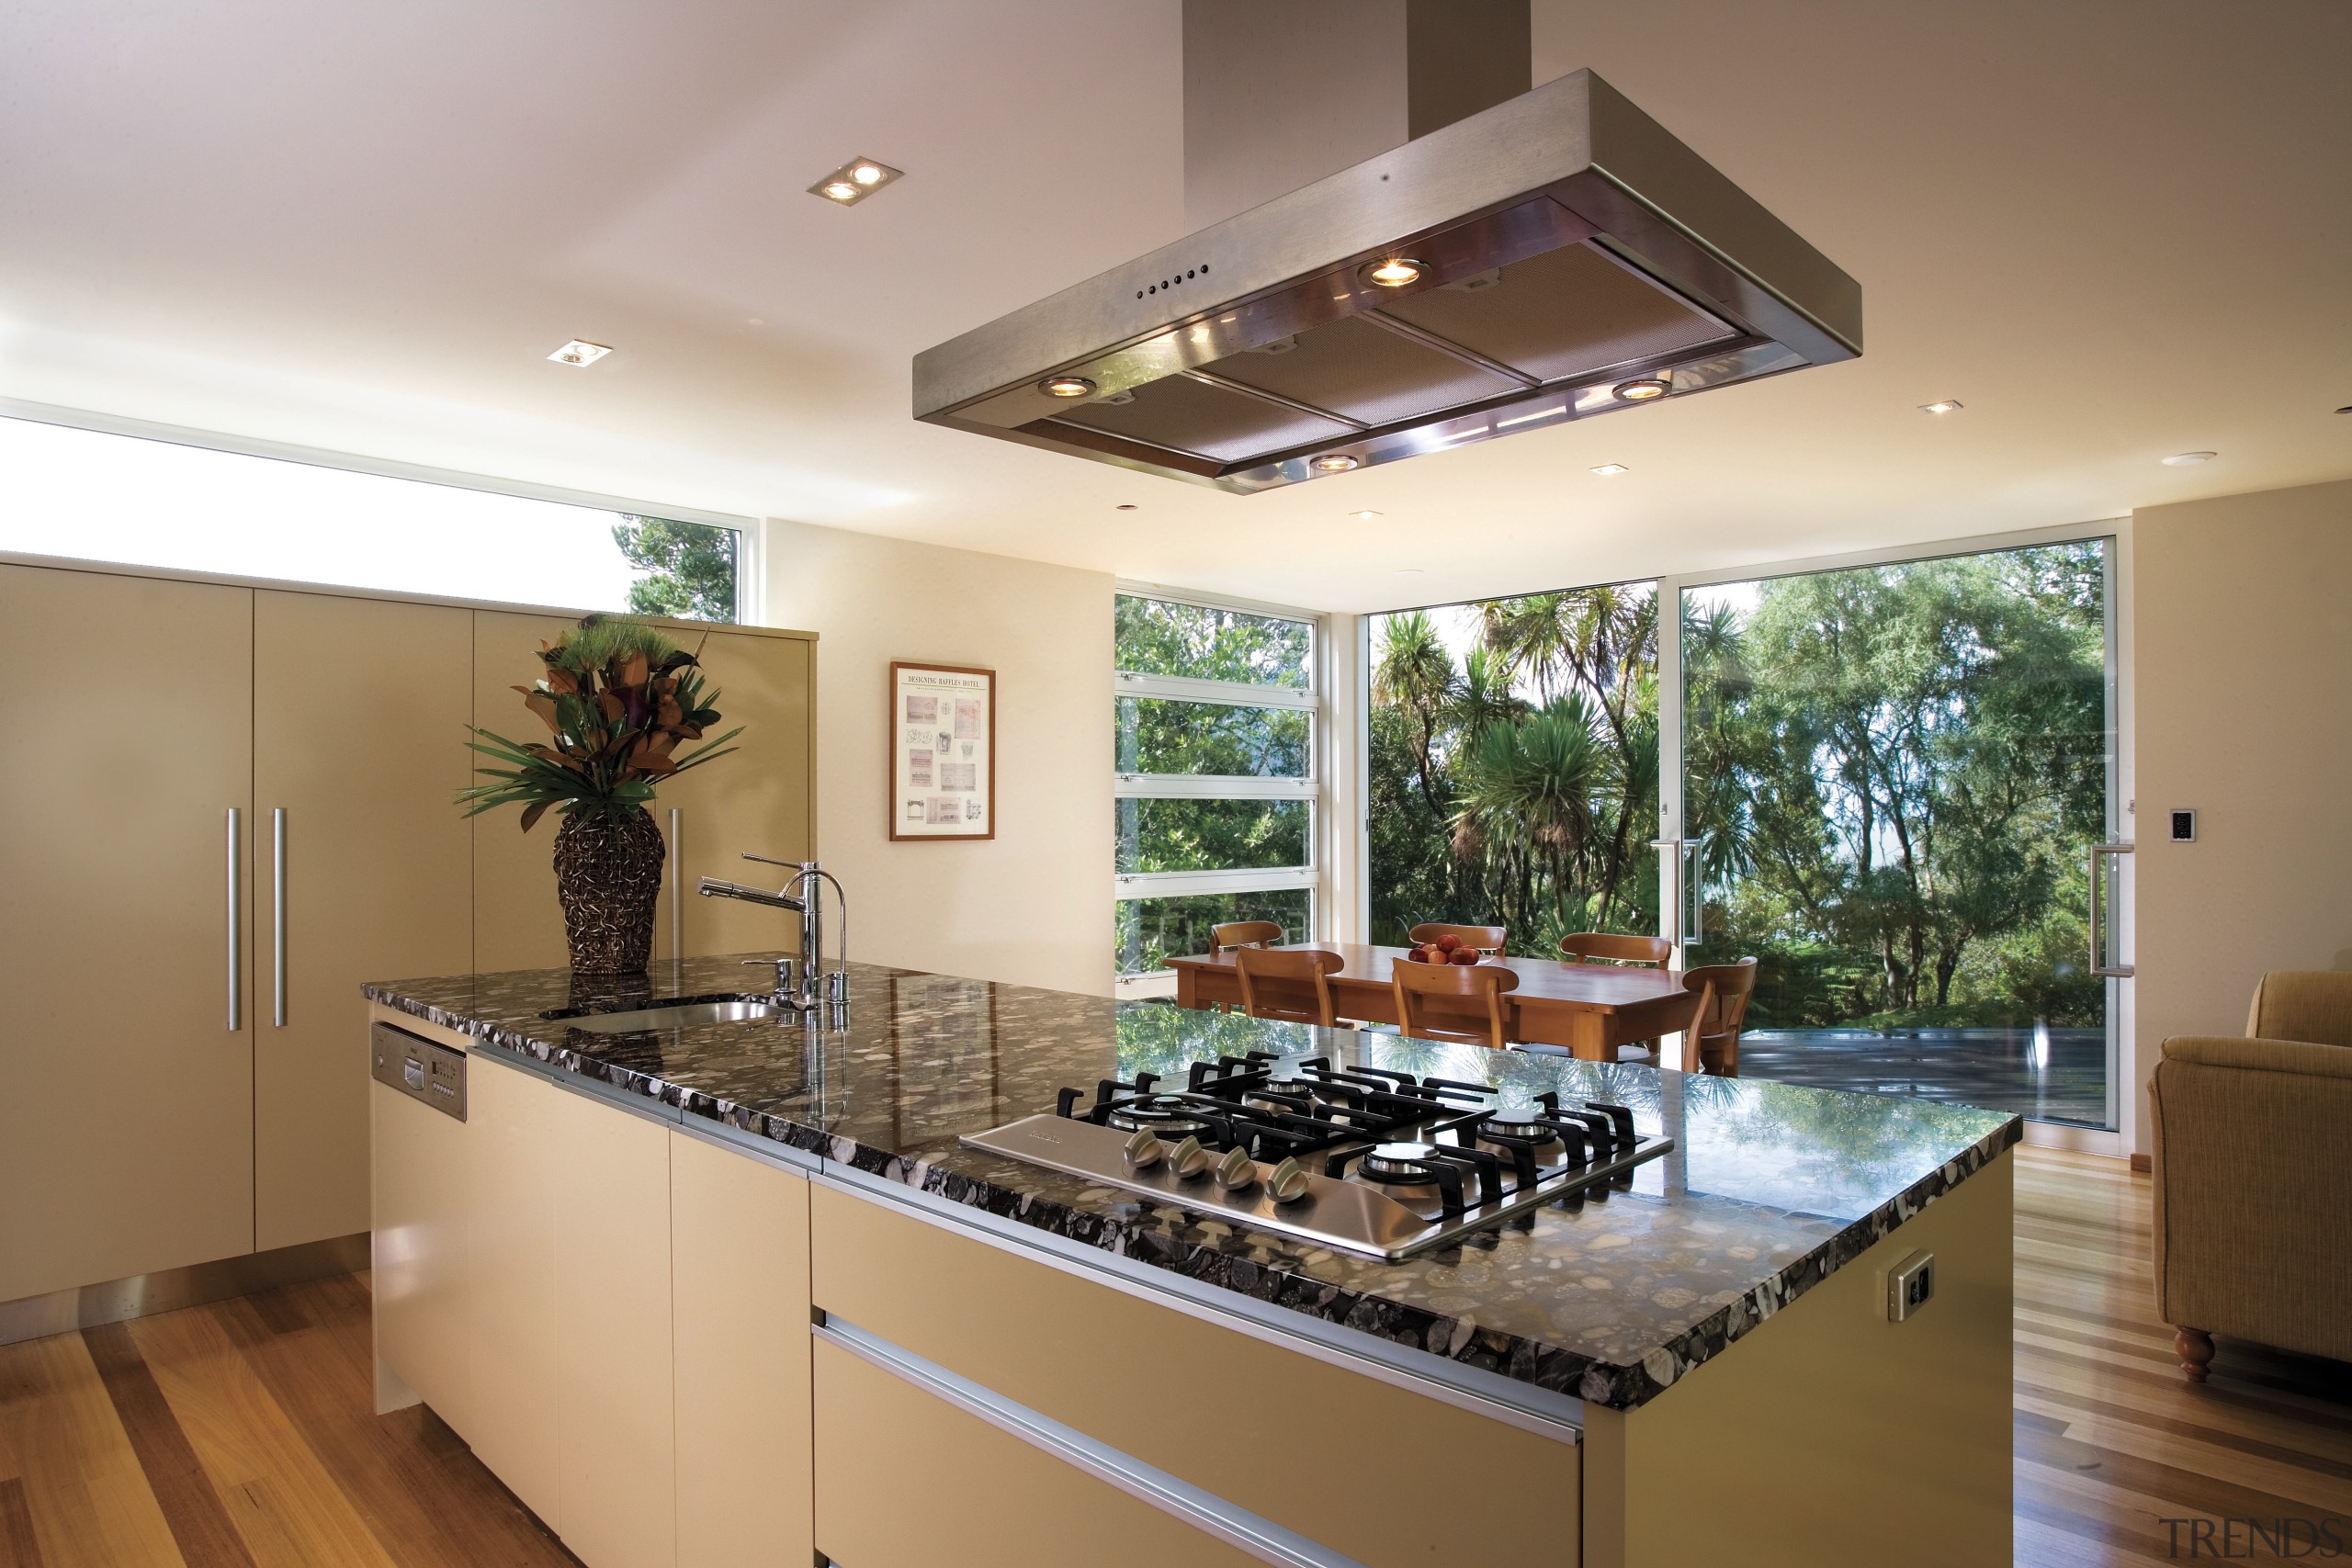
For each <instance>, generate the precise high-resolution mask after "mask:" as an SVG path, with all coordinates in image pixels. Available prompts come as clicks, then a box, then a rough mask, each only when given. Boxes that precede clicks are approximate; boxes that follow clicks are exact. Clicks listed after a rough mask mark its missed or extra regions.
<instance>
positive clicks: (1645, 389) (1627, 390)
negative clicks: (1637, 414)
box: [1615, 376, 1671, 403]
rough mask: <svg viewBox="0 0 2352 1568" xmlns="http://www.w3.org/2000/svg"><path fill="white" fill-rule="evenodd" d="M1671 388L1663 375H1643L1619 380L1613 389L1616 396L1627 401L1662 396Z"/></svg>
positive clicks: (1643, 400)
mask: <svg viewBox="0 0 2352 1568" xmlns="http://www.w3.org/2000/svg"><path fill="white" fill-rule="evenodd" d="M1615 390H1616V393H1617V396H1619V397H1621V398H1623V399H1624V400H1626V401H1627V402H1629V403H1641V402H1647V401H1648V400H1650V399H1652V398H1662V397H1664V396H1666V394H1667V393H1668V391H1670V390H1671V388H1670V387H1669V386H1668V383H1667V379H1666V378H1665V377H1663V376H1645V377H1643V378H1640V379H1639V380H1636V381H1620V382H1618V383H1617V386H1616V389H1615Z"/></svg>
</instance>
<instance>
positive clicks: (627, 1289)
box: [551, 1089, 677, 1568]
mask: <svg viewBox="0 0 2352 1568" xmlns="http://www.w3.org/2000/svg"><path fill="white" fill-rule="evenodd" d="M555 1127H556V1136H557V1141H558V1144H559V1145H560V1149H561V1151H562V1157H561V1159H560V1161H559V1162H558V1164H557V1166H556V1167H555V1170H556V1182H555V1188H556V1191H557V1192H558V1194H559V1195H560V1196H559V1198H558V1201H557V1202H556V1206H555V1219H556V1225H555V1228H556V1246H555V1258H556V1301H557V1310H556V1314H555V1316H554V1317H553V1319H552V1320H551V1326H552V1327H553V1328H554V1330H555V1335H556V1457H557V1466H558V1480H557V1491H558V1495H559V1496H560V1498H561V1502H560V1509H561V1512H562V1517H563V1523H562V1524H561V1525H560V1526H559V1527H558V1529H557V1533H559V1534H560V1535H561V1536H562V1537H563V1540H564V1544H565V1545H566V1546H569V1547H570V1548H571V1550H572V1551H573V1552H575V1553H576V1554H578V1556H579V1558H580V1560H581V1561H582V1562H586V1563H588V1564H590V1568H669V1565H670V1564H671V1563H673V1562H675V1561H676V1559H677V1513H676V1507H677V1506H676V1478H675V1475H674V1473H673V1468H672V1467H673V1463H674V1460H673V1445H674V1441H675V1438H674V1436H673V1415H672V1408H671V1401H672V1387H673V1382H672V1375H671V1364H670V1349H671V1315H670V1136H671V1134H670V1129H669V1128H668V1127H667V1126H666V1125H664V1124H663V1123H662V1122H653V1121H649V1120H647V1119H646V1118H644V1117H641V1116H634V1115H631V1114H630V1113H628V1111H621V1110H618V1109H616V1108H615V1107H613V1106H610V1105H605V1104H603V1103H601V1102H600V1101H597V1100H591V1099H589V1098H588V1097H587V1096H585V1095H582V1094H577V1093H573V1092H571V1091H569V1090H561V1089H559V1090H558V1091H557V1098H556V1107H555Z"/></svg>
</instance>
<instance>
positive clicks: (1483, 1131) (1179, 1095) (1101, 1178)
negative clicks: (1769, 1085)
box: [962, 1051, 1674, 1262]
mask: <svg viewBox="0 0 2352 1568" xmlns="http://www.w3.org/2000/svg"><path fill="white" fill-rule="evenodd" d="M1186 1077H1187V1081H1186V1083H1185V1086H1184V1087H1183V1088H1182V1089H1168V1088H1162V1087H1161V1079H1160V1078H1159V1076H1158V1075H1156V1074H1152V1073H1139V1074H1137V1075H1136V1077H1135V1080H1134V1081H1133V1082H1127V1081H1125V1080H1121V1079H1116V1078H1106V1079H1104V1080H1103V1082H1101V1083H1100V1084H1098V1085H1096V1086H1095V1089H1094V1097H1093V1100H1092V1102H1091V1104H1085V1105H1081V1104H1080V1101H1082V1100H1085V1098H1086V1091H1085V1090H1083V1089H1063V1090H1062V1091H1061V1093H1060V1095H1059V1097H1058V1102H1057V1106H1056V1109H1055V1111H1053V1113H1051V1114H1049V1115H1038V1116H1031V1117H1027V1118H1024V1119H1023V1120H1022V1121H1019V1122H1011V1123H1009V1124H1007V1125H1005V1126H1002V1127H995V1128H991V1129H989V1131H988V1132H985V1133H975V1134H967V1135H966V1136H965V1137H964V1139H963V1140H962V1141H963V1142H964V1144H965V1145H967V1146H969V1147H971V1148H976V1149H984V1150H987V1151H988V1152H989V1153H991V1154H997V1155H1002V1156H1006V1157H1007V1158H1010V1159H1017V1160H1025V1161H1027V1162H1028V1163H1030V1164H1032V1165H1041V1166H1045V1167H1046V1168H1049V1169H1053V1170H1058V1171H1061V1172H1064V1173H1065V1174H1067V1175H1070V1176H1076V1177H1082V1178H1084V1179H1087V1180H1089V1181H1094V1182H1100V1183H1102V1184H1103V1185H1104V1186H1109V1187H1116V1188H1120V1189H1123V1190H1125V1191H1129V1192H1134V1193H1137V1194H1139V1195H1141V1196H1143V1197H1147V1198H1151V1199H1155V1200H1158V1201H1163V1202H1171V1203H1175V1204H1178V1205H1180V1206H1182V1207H1183V1208H1186V1209H1190V1210H1193V1211H1194V1212H1196V1213H1204V1214H1209V1215H1213V1216H1214V1217H1216V1218H1217V1219H1220V1220H1223V1221H1226V1222H1227V1223H1228V1224H1235V1225H1238V1226H1243V1227H1246V1228H1250V1229H1254V1230H1261V1231H1272V1232H1275V1233H1278V1234H1280V1235H1288V1236H1295V1237H1296V1238H1298V1239H1299V1240H1302V1241H1307V1242H1313V1243H1316V1244H1317V1245H1319V1246H1324V1247H1334V1248H1337V1249H1338V1250H1340V1251H1343V1252H1353V1253H1360V1254H1363V1255H1365V1256H1367V1257H1372V1258H1385V1259H1386V1260H1388V1261H1390V1262H1395V1261H1397V1260H1398V1259H1401V1258H1410V1257H1412V1256H1414V1255H1415V1254H1417V1253H1422V1252H1427V1251H1430V1250H1431V1249H1432V1248H1435V1247H1445V1246H1448V1245H1450V1244H1452V1243H1454V1242H1457V1241H1459V1240H1460V1239H1461V1238H1462V1237H1464V1235H1469V1234H1470V1233H1472V1232H1474V1231H1479V1230H1485V1229H1488V1228H1491V1227H1493V1226H1496V1225H1498V1224H1504V1223H1507V1222H1510V1221H1512V1220H1514V1219H1521V1220H1522V1221H1530V1220H1532V1213H1531V1212H1532V1210H1534V1209H1536V1208H1538V1207H1540V1206H1541V1205H1543V1204H1545V1203H1554V1202H1565V1203H1566V1204H1568V1205H1570V1206H1575V1205H1578V1204H1581V1203H1582V1202H1583V1201H1585V1200H1586V1199H1588V1198H1590V1199H1605V1198H1607V1197H1608V1195H1609V1193H1610V1191H1611V1189H1612V1188H1614V1189H1623V1188H1625V1187H1630V1186H1631V1185H1632V1182H1633V1178H1632V1175H1631V1172H1632V1170H1633V1168H1634V1166H1636V1165H1639V1164H1640V1163H1641V1162H1642V1161H1644V1160H1647V1159H1655V1158H1657V1156H1659V1155H1662V1154H1664V1153H1666V1152H1667V1151H1668V1149H1670V1148H1672V1147H1673V1146H1674V1145H1673V1142H1672V1140H1670V1139H1668V1138H1664V1137H1660V1136H1657V1135H1656V1134H1647V1133H1643V1132H1641V1131H1639V1130H1638V1129H1637V1128H1636V1127H1635V1126H1634V1112H1633V1111H1631V1110H1630V1109H1629V1108H1627V1107H1625V1106H1623V1105H1611V1104H1608V1103H1605V1102H1602V1101H1598V1100H1596V1101H1589V1102H1586V1103H1584V1104H1564V1103H1562V1101H1561V1100H1560V1097H1559V1096H1558V1095H1557V1094H1555V1093H1545V1094H1541V1095H1537V1096H1535V1097H1534V1098H1533V1099H1532V1100H1518V1101H1507V1100H1505V1098H1504V1096H1503V1094H1502V1092H1501V1091H1499V1090H1498V1089H1494V1088H1492V1087H1490V1086H1488V1085H1486V1084H1474V1083H1458V1082H1455V1081H1453V1080H1452V1079H1449V1078H1440V1077H1420V1078H1417V1077H1413V1076H1412V1075H1411V1074H1409V1073H1396V1072H1385V1071H1381V1070H1379V1069H1376V1068H1372V1067H1345V1068H1342V1067H1335V1066H1332V1065H1331V1063H1330V1061H1329V1058H1327V1057H1321V1056H1317V1057H1314V1058H1312V1059H1310V1060H1307V1061H1304V1062H1296V1063H1284V1062H1283V1060H1282V1059H1281V1058H1277V1057H1274V1056H1271V1055H1266V1054H1265V1053H1263V1052H1256V1051H1253V1052H1251V1053H1250V1055H1247V1056H1243V1057H1237V1056H1223V1057H1219V1058H1218V1059H1217V1060H1216V1062H1213V1063H1212V1062H1194V1063H1193V1064H1192V1065H1191V1067H1190V1068H1189V1070H1188V1072H1187V1075H1186Z"/></svg>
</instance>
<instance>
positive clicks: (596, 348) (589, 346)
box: [548, 338, 613, 365]
mask: <svg viewBox="0 0 2352 1568" xmlns="http://www.w3.org/2000/svg"><path fill="white" fill-rule="evenodd" d="M612 352H613V351H612V350H611V349H609V348H607V347H605V345H604V344H601V343H582V342H581V341H580V340H579V339H578V338H573V339H572V340H571V342H570V343H568V344H564V345H563V346H562V347H561V348H559V349H557V350H556V351H555V352H554V353H553V354H550V355H548V358H549V359H552V360H554V361H555V362H556V363H557V364H558V365H594V364H595V363H596V361H598V360H599V359H602V358H604V357H605V355H608V354H610V353H612Z"/></svg>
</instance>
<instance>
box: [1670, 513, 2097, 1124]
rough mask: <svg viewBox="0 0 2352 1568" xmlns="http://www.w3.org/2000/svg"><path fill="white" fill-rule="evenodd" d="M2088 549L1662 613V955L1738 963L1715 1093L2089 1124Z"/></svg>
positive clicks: (1944, 563)
mask: <svg viewBox="0 0 2352 1568" xmlns="http://www.w3.org/2000/svg"><path fill="white" fill-rule="evenodd" d="M2109 555H2110V552H2109V541H2106V540H2099V539H2092V540H2087V541H2083V542H2079V543H2071V544H2057V545H2047V546H2036V547H2028V548H2018V549H2005V550H1996V551H1990V552H1985V553H1980V554H1972V555H1963V556H1954V557H1947V558H1939V559H1932V560H1919V561H1910V562H1904V563H1898V564H1893V565H1877V566H1862V567H1854V568H1848V569H1842V570H1829V571H1814V572H1806V573H1802V574H1797V575H1788V576H1777V577H1769V578H1758V579H1753V580H1750V581H1737V582H1724V583H1716V584H1712V585H1709V586H1705V587H1686V588H1683V589H1682V590H1681V591H1680V593H1679V598H1680V641H1679V655H1680V657H1679V664H1680V667H1681V671H1680V673H1681V680H1680V688H1681V689H1680V696H1681V703H1680V710H1681V712H1680V724H1679V742H1680V746H1679V750H1680V756H1679V785H1680V788H1679V796H1680V800H1679V805H1680V810H1681V823H1682V832H1681V835H1680V836H1681V838H1682V840H1684V841H1685V842H1686V844H1688V845H1689V846H1690V847H1689V849H1688V850H1687V855H1688V857H1689V859H1688V865H1689V870H1688V874H1687V876H1686V878H1685V884H1686V886H1688V888H1689V889H1690V897H1689V900H1688V908H1687V909H1686V912H1685V914H1684V916H1683V925H1684V929H1683V931H1681V932H1680V933H1679V934H1680V935H1681V936H1682V937H1683V939H1684V941H1685V942H1686V943H1688V948H1687V952H1688V957H1687V960H1686V961H1687V962H1688V963H1689V964H1693V965H1696V964H1718V963H1729V962H1734V961H1736V960H1737V959H1739V958H1742V957H1746V956H1751V955H1752V956H1753V957H1755V958H1756V960H1757V961H1758V965H1759V974H1758V985H1757V988H1756V993H1755V998H1754V1000H1753V1002H1752V1003H1751V1005H1750V1008H1749V1011H1748V1016H1747V1035H1746V1037H1745V1039H1744V1041H1743V1043H1742V1045H1741V1048H1740V1071H1741V1073H1742V1076H1744V1077H1765V1078H1775V1079H1781V1080H1783V1081H1790V1082H1796V1083H1804V1084H1814V1085H1818V1086H1821V1087H1825V1088H1834V1089H1868V1090H1874V1091H1879V1092H1884V1093H1894V1094H1905V1095H1914V1096H1918V1097H1922V1098H1927V1099H1933V1100H1951V1101H1957V1102H1962V1103H1967V1104H1972V1105H1983V1106H1990V1107H1996V1108H1999V1109H2004V1110H2010V1111H2018V1112H2019V1113H2021V1114H2023V1115H2026V1116H2029V1117H2031V1118H2034V1119H2037V1120H2042V1121H2054V1122H2074V1123H2076V1124H2080V1125H2085V1126H2090V1127H2109V1126H2112V1125H2113V1124H2114V1084H2113V1077H2114V1073H2113V1061H2114V1051H2113V1044H2112V1041H2111V1039H2110V1030H2109V1019H2110V1013H2111V1008H2110V1001H2111V997H2110V990H2111V986H2110V983H2109V981H2107V980H2105V979H2102V978H2101V977H2100V976H2098V974H2096V973H2095V972H2094V964H2093V963H2092V962H2091V959H2090V943H2091V935H2090V913H2091V911H2090V900H2091V891H2092V890H2091V882H2090V874H2089V858H2090V852H2091V850H2092V848H2093V846H2095V845H2098V844H2100V843H2103V842H2107V841H2109V840H2110V839H2111V838H2112V837H2113V836H2114V834H2113V829H2114V826H2115V812H2116V808H2117V807H2118V805H2119V804H2120V803H2119V802H2117V801H2116V800H2114V798H2113V795H2114V790H2113V779H2114V771H2113V768H2114V755H2115V746H2114V735H2115V726H2114V719H2113V709H2114V703H2113V695H2112V694H2113V690H2114V682H2113V675H2112V671H2113V662H2114V660H2113V654H2112V649H2113V646H2114V640H2113V637H2112V634H2111V625H2110V623H2111V611H2110V593H2109ZM1676 738H1677V737H1669V743H1670V742H1671V739H1676ZM1667 761H1668V766H1669V768H1672V767H1674V766H1675V765H1676V763H1677V761H1678V759H1675V758H1673V757H1672V756H1669V757H1668V759H1667ZM1672 804H1673V803H1672V802H1671V801H1669V803H1668V808H1669V818H1670V814H1671V810H1672Z"/></svg>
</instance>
